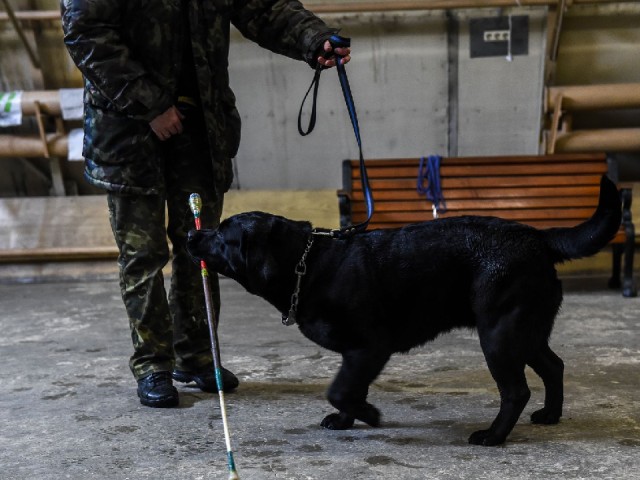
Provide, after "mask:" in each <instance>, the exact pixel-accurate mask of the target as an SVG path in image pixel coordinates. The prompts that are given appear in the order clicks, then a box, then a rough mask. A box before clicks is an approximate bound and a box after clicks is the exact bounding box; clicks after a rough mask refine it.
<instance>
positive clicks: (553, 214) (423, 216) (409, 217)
mask: <svg viewBox="0 0 640 480" xmlns="http://www.w3.org/2000/svg"><path fill="white" fill-rule="evenodd" d="M592 214H593V209H592V208H566V209H564V210H558V209H556V208H554V209H529V210H509V209H501V210H497V209H496V210H493V211H491V212H490V214H489V212H487V211H486V210H480V209H478V210H467V211H465V212H464V215H478V216H492V217H500V218H504V219H506V220H516V221H521V220H552V219H562V220H571V219H576V220H580V221H582V220H585V219H587V218H589V217H591V215H592ZM460 215H461V213H459V212H447V213H444V214H441V215H440V217H441V218H447V217H456V216H460ZM365 218H366V215H364V214H362V213H361V212H353V217H352V221H353V222H354V223H358V222H362V221H364V220H365ZM373 218H374V221H375V222H404V223H411V222H421V221H425V220H431V219H432V217H431V209H429V210H428V211H426V210H425V211H415V210H414V211H402V212H384V211H376V213H374V216H373Z"/></svg>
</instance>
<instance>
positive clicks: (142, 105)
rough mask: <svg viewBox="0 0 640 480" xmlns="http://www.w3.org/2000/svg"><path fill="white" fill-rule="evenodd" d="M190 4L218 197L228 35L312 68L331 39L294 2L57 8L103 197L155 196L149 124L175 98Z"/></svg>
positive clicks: (226, 114) (234, 139) (231, 141)
mask: <svg viewBox="0 0 640 480" xmlns="http://www.w3.org/2000/svg"><path fill="white" fill-rule="evenodd" d="M184 4H187V5H188V7H187V8H188V9H189V12H188V15H189V22H190V26H191V42H192V51H193V57H194V58H193V60H194V64H195V68H196V74H197V81H198V82H197V83H198V88H199V90H200V101H201V106H202V109H203V111H204V114H205V123H206V129H207V136H208V143H209V146H210V148H209V150H210V156H211V160H212V162H213V163H214V170H215V172H216V179H215V181H216V185H215V186H216V190H218V191H222V192H224V191H226V190H227V189H228V188H229V185H230V183H231V180H232V169H231V158H232V157H233V156H234V155H235V154H236V152H237V149H238V144H239V141H240V116H239V114H238V111H237V110H236V106H235V97H234V94H233V92H232V91H231V89H230V87H229V74H228V54H229V30H230V25H231V24H233V25H234V26H235V27H236V28H237V29H238V30H239V31H240V32H241V33H242V34H243V35H244V36H245V37H247V38H249V39H250V40H253V41H255V42H257V43H258V44H259V45H261V46H263V47H265V48H268V49H269V50H271V51H273V52H276V53H280V54H283V55H286V56H289V57H291V58H294V59H298V60H304V61H306V62H307V63H309V64H310V65H311V66H315V59H314V57H315V54H316V53H317V52H318V50H319V49H320V48H321V46H322V44H323V43H324V41H325V40H326V39H327V38H328V37H329V36H330V35H331V34H332V33H335V30H333V29H330V28H328V27H327V26H326V25H325V24H324V22H322V21H321V20H320V19H319V18H317V17H316V16H314V15H313V14H312V13H311V12H309V11H307V10H305V9H304V7H303V6H302V4H301V3H300V2H298V1H296V0H189V1H188V2H186V1H185V0H91V1H87V0H61V11H62V26H63V31H64V42H65V44H66V46H67V49H68V51H69V53H70V55H71V57H72V59H73V61H74V62H75V63H76V65H77V66H78V68H79V69H80V71H81V72H82V74H83V76H84V78H85V98H84V103H85V120H84V134H85V137H84V146H83V147H84V148H83V154H84V157H85V159H86V161H85V177H86V178H87V179H88V180H89V182H91V183H92V184H94V185H97V186H101V187H103V188H106V189H108V190H111V191H119V192H127V193H142V194H148V193H156V192H158V191H159V189H161V188H162V178H163V172H162V162H161V161H160V159H159V155H158V152H159V151H160V149H161V148H162V143H161V142H160V141H159V140H158V139H157V138H156V136H155V134H154V133H153V132H152V130H151V128H150V127H149V122H150V121H151V120H152V119H153V118H155V117H156V116H157V115H159V114H160V113H162V112H164V111H165V110H167V108H169V107H170V106H171V105H173V104H175V101H176V96H177V93H178V92H177V91H176V90H177V82H178V75H179V72H178V70H179V69H180V66H181V64H182V58H181V57H182V54H183V51H184V49H183V48H182V45H183V38H184V37H183V35H184V34H185V32H184V30H185V29H184V24H183V16H182V8H183V5H184Z"/></svg>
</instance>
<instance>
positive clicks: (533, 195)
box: [339, 154, 607, 228]
mask: <svg viewBox="0 0 640 480" xmlns="http://www.w3.org/2000/svg"><path fill="white" fill-rule="evenodd" d="M419 163H420V159H419V158H407V159H385V160H367V161H366V166H367V171H368V174H369V180H370V184H371V188H372V190H373V196H374V199H375V214H374V216H373V219H372V220H371V223H370V226H369V228H389V227H398V226H402V225H406V224H407V223H413V222H420V221H425V220H432V219H433V214H432V204H431V202H430V201H428V200H427V199H426V198H425V196H424V195H421V194H419V193H418V192H417V190H416V186H417V178H418V167H419ZM606 172H607V162H606V157H605V155H604V154H558V155H540V156H500V157H460V158H443V159H442V164H441V168H440V175H441V182H442V193H443V196H444V199H445V202H446V207H447V212H446V213H444V214H441V215H440V216H441V217H451V216H458V215H491V216H496V217H501V218H506V219H509V220H515V221H519V222H522V223H526V224H528V225H532V226H535V227H538V228H548V227H557V226H573V225H577V224H578V223H580V222H582V221H583V220H585V219H586V218H589V217H590V216H591V215H592V214H593V211H594V209H595V207H596V206H597V204H598V195H599V191H600V177H601V176H602V175H603V174H604V173H606ZM343 186H344V190H345V191H346V192H345V194H346V195H347V196H348V197H349V198H350V200H349V205H350V218H348V217H349V216H348V215H345V214H344V213H345V212H344V211H343V212H342V215H341V222H342V223H343V224H345V223H348V222H351V223H358V222H361V221H363V220H364V219H365V217H366V206H365V203H364V197H363V195H362V189H361V186H360V172H359V169H358V161H357V160H345V161H344V162H343ZM339 193H340V192H339ZM343 226H344V225H343Z"/></svg>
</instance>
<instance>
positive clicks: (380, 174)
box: [352, 162, 607, 180]
mask: <svg viewBox="0 0 640 480" xmlns="http://www.w3.org/2000/svg"><path fill="white" fill-rule="evenodd" d="M606 170H607V166H606V164H603V163H601V162H579V163H567V162H558V163H549V164H529V165H527V167H526V169H523V167H522V166H521V165H510V164H504V165H484V166H482V168H479V167H478V166H476V165H458V166H447V165H444V164H443V165H442V166H441V167H440V177H441V178H442V179H443V180H444V179H446V178H448V177H466V178H469V177H488V176H491V177H494V176H503V175H525V176H529V175H556V174H560V175H562V174H565V175H566V174H585V173H604V172H606ZM367 174H368V176H369V178H370V179H375V178H389V177H393V178H397V177H404V178H415V179H416V180H417V177H418V169H417V168H415V167H398V168H393V169H389V168H376V167H375V166H369V165H367ZM352 178H353V179H354V180H357V179H359V178H360V170H357V171H354V172H353V177H352Z"/></svg>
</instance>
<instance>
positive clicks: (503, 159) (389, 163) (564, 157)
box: [349, 153, 606, 169]
mask: <svg viewBox="0 0 640 480" xmlns="http://www.w3.org/2000/svg"><path fill="white" fill-rule="evenodd" d="M605 160H606V156H605V155H604V154H603V153H564V154H555V155H517V156H494V157H490V156H489V157H446V158H443V159H442V162H443V164H444V163H446V164H447V165H496V164H505V163H507V164H527V163H556V162H604V161H605ZM349 162H350V164H351V167H352V168H355V169H358V167H359V164H360V163H359V162H360V161H359V160H349ZM365 162H366V165H367V167H369V165H371V166H374V165H379V166H381V167H385V166H386V167H396V166H414V165H415V166H416V167H417V166H418V165H419V164H420V158H417V157H416V158H386V159H377V158H376V159H369V160H365Z"/></svg>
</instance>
